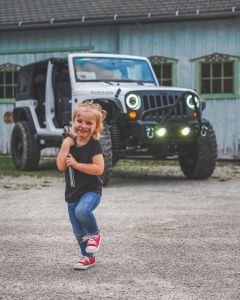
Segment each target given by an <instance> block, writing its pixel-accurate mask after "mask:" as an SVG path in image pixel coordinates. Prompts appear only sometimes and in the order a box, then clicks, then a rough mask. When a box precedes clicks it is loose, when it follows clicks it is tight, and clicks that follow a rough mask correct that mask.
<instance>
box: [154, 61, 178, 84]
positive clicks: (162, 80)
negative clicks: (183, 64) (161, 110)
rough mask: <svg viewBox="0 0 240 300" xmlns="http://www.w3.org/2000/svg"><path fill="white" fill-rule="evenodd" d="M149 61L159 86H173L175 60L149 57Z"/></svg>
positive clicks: (174, 81)
mask: <svg viewBox="0 0 240 300" xmlns="http://www.w3.org/2000/svg"><path fill="white" fill-rule="evenodd" d="M149 60H150V62H151V64H152V67H153V70H154V72H155V74H156V77H157V80H158V82H159V84H160V85H164V86H173V85H175V84H176V80H175V67H176V62H177V60H176V59H173V58H168V57H164V56H151V57H149Z"/></svg>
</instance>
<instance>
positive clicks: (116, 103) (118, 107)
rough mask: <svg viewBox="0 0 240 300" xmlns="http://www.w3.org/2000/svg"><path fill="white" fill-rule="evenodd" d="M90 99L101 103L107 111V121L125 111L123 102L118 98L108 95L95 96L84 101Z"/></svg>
mask: <svg viewBox="0 0 240 300" xmlns="http://www.w3.org/2000/svg"><path fill="white" fill-rule="evenodd" d="M90 100H91V101H93V102H96V103H98V104H100V105H101V106H102V108H103V109H104V110H106V111H107V119H106V121H107V123H109V121H111V120H113V119H117V118H118V116H119V115H120V113H123V107H122V103H121V102H120V100H119V99H117V98H107V97H104V98H94V99H88V100H84V101H83V102H86V101H90Z"/></svg>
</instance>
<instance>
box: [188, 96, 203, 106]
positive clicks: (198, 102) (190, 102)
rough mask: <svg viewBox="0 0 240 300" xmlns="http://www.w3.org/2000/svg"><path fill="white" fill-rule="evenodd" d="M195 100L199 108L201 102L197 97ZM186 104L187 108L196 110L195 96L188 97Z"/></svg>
mask: <svg viewBox="0 0 240 300" xmlns="http://www.w3.org/2000/svg"><path fill="white" fill-rule="evenodd" d="M194 100H195V102H196V105H197V107H198V108H199V106H200V100H199V98H198V97H197V96H194ZM186 103H187V106H188V107H189V108H191V109H194V108H195V107H194V103H193V96H192V95H188V96H187V98H186Z"/></svg>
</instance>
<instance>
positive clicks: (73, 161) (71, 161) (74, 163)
mask: <svg viewBox="0 0 240 300" xmlns="http://www.w3.org/2000/svg"><path fill="white" fill-rule="evenodd" d="M77 164H78V163H77V161H76V159H75V158H74V157H73V156H72V155H71V154H68V155H67V157H66V165H67V167H70V166H71V167H72V168H74V169H76V168H77Z"/></svg>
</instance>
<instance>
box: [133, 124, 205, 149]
mask: <svg viewBox="0 0 240 300" xmlns="http://www.w3.org/2000/svg"><path fill="white" fill-rule="evenodd" d="M203 125H204V123H203ZM129 126H130V128H129V129H130V130H129V134H130V137H131V138H130V139H132V140H133V139H134V140H135V143H138V144H139V146H146V147H148V146H155V147H157V146H158V145H164V144H166V145H167V144H176V145H180V144H184V143H191V142H194V141H196V140H197V138H198V136H199V134H200V130H201V129H200V126H199V123H198V122H197V121H196V120H193V121H187V122H186V121H171V122H164V123H163V124H161V123H158V122H155V121H136V122H131V123H130V124H129ZM133 137H134V138H133Z"/></svg>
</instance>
